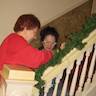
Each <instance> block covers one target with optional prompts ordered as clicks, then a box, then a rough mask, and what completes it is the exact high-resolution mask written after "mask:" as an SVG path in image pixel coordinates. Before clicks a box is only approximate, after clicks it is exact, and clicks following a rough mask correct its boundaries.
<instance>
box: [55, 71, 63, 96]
mask: <svg viewBox="0 0 96 96" xmlns="http://www.w3.org/2000/svg"><path fill="white" fill-rule="evenodd" d="M62 76H63V71H62V72H61V73H60V74H59V75H58V76H57V78H56V84H55V89H54V92H53V96H56V94H57V89H58V84H59V81H60V79H61V78H62Z"/></svg>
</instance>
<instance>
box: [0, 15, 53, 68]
mask: <svg viewBox="0 0 96 96" xmlns="http://www.w3.org/2000/svg"><path fill="white" fill-rule="evenodd" d="M39 29H40V22H39V20H38V18H37V17H36V16H34V15H32V14H24V15H21V16H20V17H19V18H18V19H17V21H16V24H15V26H14V32H13V33H11V34H9V36H7V37H6V38H5V40H4V41H3V42H2V44H1V46H0V69H2V68H3V65H4V64H11V65H14V64H15V65H23V66H27V67H30V68H32V69H35V68H39V66H40V65H42V64H45V63H47V62H48V61H49V60H50V59H52V51H51V49H48V50H47V49H46V50H41V51H40V50H38V49H36V48H33V47H32V46H31V45H30V41H31V40H33V39H36V36H37V32H38V31H39Z"/></svg>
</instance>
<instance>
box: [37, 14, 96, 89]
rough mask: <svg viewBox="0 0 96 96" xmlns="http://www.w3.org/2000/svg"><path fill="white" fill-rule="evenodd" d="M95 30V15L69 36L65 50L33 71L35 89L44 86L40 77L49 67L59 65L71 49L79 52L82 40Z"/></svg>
mask: <svg viewBox="0 0 96 96" xmlns="http://www.w3.org/2000/svg"><path fill="white" fill-rule="evenodd" d="M95 28H96V15H94V16H91V17H90V18H89V19H88V20H87V21H86V23H85V25H84V26H83V28H82V30H81V31H80V32H73V33H72V34H70V35H69V40H68V41H67V42H66V44H65V48H64V49H63V50H61V51H59V52H56V54H55V55H54V57H53V59H52V60H51V61H49V62H48V63H47V64H44V65H42V66H41V67H40V68H39V69H37V70H36V71H35V80H37V81H38V84H37V85H36V87H37V88H38V89H41V88H42V86H43V85H44V81H43V80H42V79H41V76H42V75H43V73H44V71H45V70H46V69H47V68H48V67H49V66H55V65H57V64H60V62H61V60H62V58H63V57H64V56H65V55H66V54H68V53H69V52H70V51H71V50H72V49H73V48H78V49H79V50H81V49H82V48H83V47H84V45H85V43H82V40H83V39H84V38H86V37H87V36H88V35H89V33H91V32H92V30H94V29H95Z"/></svg>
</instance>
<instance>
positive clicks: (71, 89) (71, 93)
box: [69, 56, 83, 96]
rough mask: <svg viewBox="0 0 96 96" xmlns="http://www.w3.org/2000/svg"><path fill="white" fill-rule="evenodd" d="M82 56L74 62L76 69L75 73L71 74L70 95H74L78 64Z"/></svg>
mask: <svg viewBox="0 0 96 96" xmlns="http://www.w3.org/2000/svg"><path fill="white" fill-rule="evenodd" d="M82 57H83V56H82ZM82 57H81V58H80V59H79V60H78V61H77V62H76V69H75V73H74V76H73V80H72V84H71V88H70V92H69V94H70V96H73V95H74V91H75V87H76V82H77V77H78V71H79V65H80V64H81V60H82V59H83V58H82Z"/></svg>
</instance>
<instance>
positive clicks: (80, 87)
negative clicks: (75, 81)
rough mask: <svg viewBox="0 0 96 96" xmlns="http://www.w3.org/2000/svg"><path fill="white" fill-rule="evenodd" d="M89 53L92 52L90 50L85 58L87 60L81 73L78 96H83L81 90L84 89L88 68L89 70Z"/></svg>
mask: <svg viewBox="0 0 96 96" xmlns="http://www.w3.org/2000/svg"><path fill="white" fill-rule="evenodd" d="M89 55H90V52H89V51H88V52H86V58H85V62H84V65H83V69H82V73H81V78H80V83H79V88H78V90H77V92H76V94H77V96H81V91H82V87H83V83H84V80H85V76H86V70H87V63H88V57H89ZM78 94H79V95H78Z"/></svg>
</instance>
